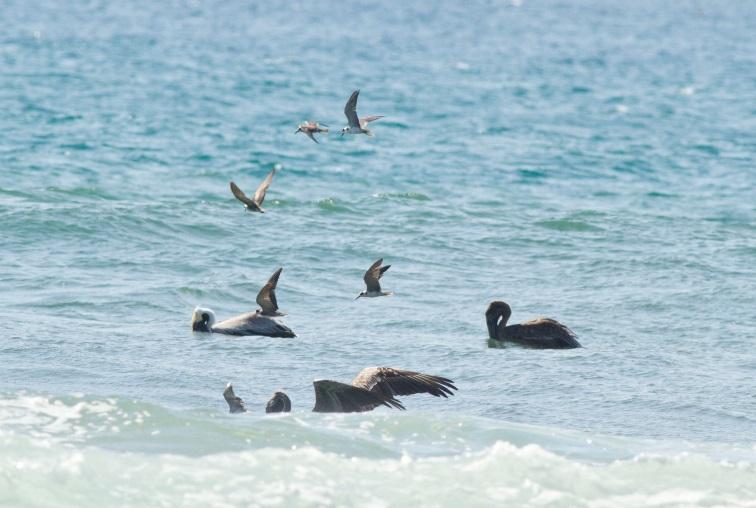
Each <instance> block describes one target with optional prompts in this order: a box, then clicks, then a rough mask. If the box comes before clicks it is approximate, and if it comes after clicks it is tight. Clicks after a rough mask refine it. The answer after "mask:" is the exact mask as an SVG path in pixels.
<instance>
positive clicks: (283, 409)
mask: <svg viewBox="0 0 756 508" xmlns="http://www.w3.org/2000/svg"><path fill="white" fill-rule="evenodd" d="M289 411H291V399H290V398H289V396H288V395H286V394H285V393H284V392H276V393H274V394H273V397H271V399H270V400H269V401H268V403H267V404H266V405H265V412H266V413H288V412H289Z"/></svg>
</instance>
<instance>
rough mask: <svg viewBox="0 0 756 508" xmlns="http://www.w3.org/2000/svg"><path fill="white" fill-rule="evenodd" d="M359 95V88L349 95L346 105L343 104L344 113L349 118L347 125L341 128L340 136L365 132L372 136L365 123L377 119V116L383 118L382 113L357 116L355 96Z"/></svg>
mask: <svg viewBox="0 0 756 508" xmlns="http://www.w3.org/2000/svg"><path fill="white" fill-rule="evenodd" d="M359 95H360V91H359V90H355V91H354V92H352V95H351V97H349V100H348V101H347V103H346V106H344V114H345V115H346V117H347V120H349V125H348V126H347V127H344V128H343V129H341V135H342V136H343V135H344V134H367V135H368V136H372V135H373V131H371V130H370V129H368V128H367V125H368V124H369V123H370V122H374V121H376V120H378V119H379V118H383V115H372V116H365V117H363V118H360V117H358V116H357V97H359Z"/></svg>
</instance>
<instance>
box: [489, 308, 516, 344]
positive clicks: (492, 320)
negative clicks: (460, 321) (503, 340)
mask: <svg viewBox="0 0 756 508" xmlns="http://www.w3.org/2000/svg"><path fill="white" fill-rule="evenodd" d="M511 315H512V309H511V308H510V307H509V305H508V304H507V303H506V302H502V301H498V300H497V301H493V302H491V303H490V304H489V305H488V309H487V310H486V324H487V325H488V336H489V337H490V338H492V339H495V338H497V337H498V335H497V334H498V327H499V318H501V323H502V324H506V323H507V321H509V317H510V316H511Z"/></svg>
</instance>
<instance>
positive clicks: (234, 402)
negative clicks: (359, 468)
mask: <svg viewBox="0 0 756 508" xmlns="http://www.w3.org/2000/svg"><path fill="white" fill-rule="evenodd" d="M312 384H313V386H314V388H315V407H314V408H313V409H312V410H313V411H315V412H318V413H355V412H362V411H371V410H373V409H375V408H376V407H378V406H386V407H393V408H396V409H402V410H403V409H404V406H403V405H402V403H401V402H399V401H398V400H397V399H396V398H395V397H396V396H397V395H413V394H415V393H429V394H431V395H433V396H434V397H444V398H448V396H449V395H454V392H452V390H456V389H457V387H456V386H454V381H452V380H451V379H447V378H445V377H440V376H431V375H429V374H422V373H420V372H412V371H409V370H399V369H392V368H391V367H369V368H367V369H363V370H362V372H360V373H359V374H358V375H357V377H356V378H354V380H353V381H352V383H351V384H346V383H340V382H338V381H328V380H319V381H314V382H313V383H312ZM230 386H231V384H230V383H229V385H228V387H226V391H225V392H223V397H224V398H225V399H226V402H228V406H229V409H230V410H231V412H232V413H238V412H242V411H243V410H244V401H242V400H241V399H240V398H239V397H236V396H235V395H234V393H233V389H231V391H230V392H229V389H230V388H229V387H230ZM227 392H229V394H228V395H227ZM239 407H241V408H242V409H241V410H236V411H235V410H234V408H239ZM289 411H291V400H290V399H289V397H288V395H286V394H285V393H283V392H276V393H274V394H273V397H272V398H271V399H270V400H269V401H268V404H267V405H266V406H265V412H266V413H285V412H289Z"/></svg>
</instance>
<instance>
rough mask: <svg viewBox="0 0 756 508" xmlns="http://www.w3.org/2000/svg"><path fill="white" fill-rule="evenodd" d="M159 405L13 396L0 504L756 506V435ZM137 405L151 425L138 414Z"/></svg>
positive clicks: (3, 404)
mask: <svg viewBox="0 0 756 508" xmlns="http://www.w3.org/2000/svg"><path fill="white" fill-rule="evenodd" d="M149 412H150V413H151V414H150V415H149V416H148V415H147V414H146V413H148V410H147V409H145V407H144V406H140V405H139V404H136V403H132V402H129V403H123V404H122V403H120V402H119V401H111V400H92V399H88V398H86V397H85V398H83V399H82V398H76V397H70V398H62V399H58V398H50V397H45V396H38V395H28V394H21V395H18V396H15V397H8V398H0V429H2V430H0V487H2V488H0V492H1V494H0V504H8V505H11V506H16V505H32V506H34V505H50V504H54V505H56V506H113V505H132V506H137V505H138V506H166V505H181V506H250V505H259V506H283V505H291V504H296V505H304V506H325V505H332V506H395V505H397V504H404V505H406V504H407V503H414V504H418V505H435V506H462V505H466V506H470V505H473V506H501V505H509V506H592V507H622V506H633V507H634V506H716V505H720V506H741V507H753V506H756V501H754V500H756V466H755V465H754V461H753V455H752V452H753V450H752V449H750V448H749V449H747V450H741V451H742V452H743V453H744V454H745V455H744V456H745V457H746V458H744V459H741V460H737V459H734V458H728V459H721V458H717V457H713V456H711V454H708V453H703V452H698V451H693V452H691V451H686V450H680V446H679V445H674V444H672V443H648V442H642V443H641V442H638V441H633V440H627V439H619V438H608V437H604V436H592V437H591V438H586V436H585V434H582V433H577V432H571V431H562V430H558V429H543V428H538V427H532V426H526V425H516V424H510V423H506V422H500V421H494V420H488V419H481V418H461V419H455V418H451V419H450V418H449V417H433V416H428V415H422V414H417V415H402V414H399V413H385V414H377V413H373V414H366V415H325V416H324V415H316V414H311V413H306V414H292V415H284V416H282V417H279V418H265V417H264V416H259V417H258V416H255V415H244V416H242V417H237V418H234V417H230V416H229V417H224V418H221V419H218V418H215V417H213V416H210V417H208V416H207V415H202V414H200V415H197V414H193V413H190V414H186V413H180V412H179V413H176V412H172V411H169V410H167V409H165V408H160V407H155V406H152V407H151V409H150V410H149ZM137 414H138V415H141V416H142V418H146V421H147V423H146V424H145V425H147V427H148V428H147V429H146V430H147V431H148V432H140V431H139V430H138V429H135V427H138V426H139V425H138V424H131V425H125V424H124V423H123V422H126V421H129V422H134V421H135V416H134V415H137ZM109 419H110V421H108V420H109ZM105 423H107V424H105ZM150 425H155V426H159V427H160V429H164V430H167V431H168V432H167V434H160V429H158V428H154V427H153V426H150ZM116 429H117V430H116ZM163 435H164V437H162V436H163ZM274 436H282V437H283V439H282V440H281V441H279V442H276V441H274V440H273V437H274ZM122 440H125V446H119V443H124V441H122ZM156 440H157V441H156ZM460 441H462V442H464V445H460V444H459V442H460ZM587 441H591V442H590V443H589V442H587ZM151 442H152V443H160V445H161V448H160V450H162V451H158V452H154V453H153V452H152V451H151V450H152V449H153V448H152V445H150V443H151ZM229 444H230V446H228V445H229ZM344 444H346V445H348V446H347V447H346V448H344V447H342V446H343V445H344ZM429 444H432V446H429ZM578 447H582V448H584V449H583V450H578V451H575V450H576V448H578ZM596 448H598V449H599V451H596ZM124 449H125V450H130V451H122V450H124ZM429 449H430V450H431V452H430V453H428V450H429ZM560 449H561V450H567V451H563V452H555V451H554V450H560ZM135 450H137V451H135ZM139 450H141V451H139ZM345 450H346V451H345ZM639 450H647V451H639ZM353 451H358V453H357V454H354V453H352V452H353ZM602 451H603V453H608V454H610V455H611V456H613V457H615V458H608V459H607V458H605V457H602V456H601V455H600V454H601V453H602ZM749 453H750V455H749ZM580 456H582V458H580Z"/></svg>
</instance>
